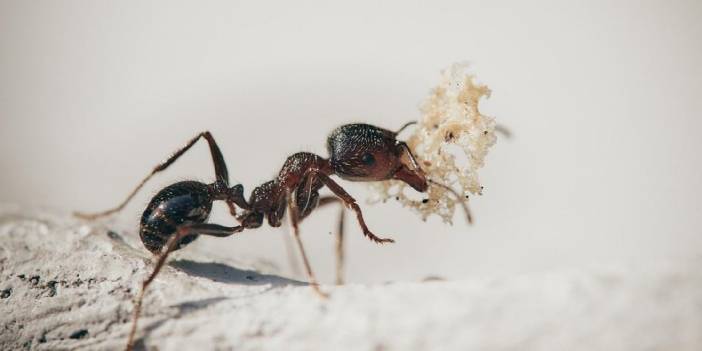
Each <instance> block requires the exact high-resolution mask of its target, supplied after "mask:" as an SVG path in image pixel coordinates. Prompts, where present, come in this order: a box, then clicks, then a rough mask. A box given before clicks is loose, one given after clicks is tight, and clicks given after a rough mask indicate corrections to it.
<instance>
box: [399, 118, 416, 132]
mask: <svg viewBox="0 0 702 351" xmlns="http://www.w3.org/2000/svg"><path fill="white" fill-rule="evenodd" d="M413 124H417V121H412V122H407V123H405V124H404V125H403V126H402V127H400V129H399V130H398V131H397V132H395V135H397V134H400V132H402V131H403V130H405V128H407V127H409V126H411V125H413Z"/></svg>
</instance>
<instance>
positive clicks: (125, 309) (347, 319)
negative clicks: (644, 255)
mask: <svg viewBox="0 0 702 351" xmlns="http://www.w3.org/2000/svg"><path fill="white" fill-rule="evenodd" d="M110 227H113V225H110ZM138 237H139V236H138V234H137V233H135V232H132V231H128V230H125V231H121V230H120V231H119V232H118V233H113V234H109V231H108V230H107V228H106V227H105V226H104V225H101V224H98V223H92V224H86V223H82V222H80V221H77V220H76V219H74V218H71V217H70V216H69V215H68V214H64V215H60V214H55V213H51V212H47V211H34V210H31V209H27V208H18V207H10V206H3V205H2V204H0V326H1V328H2V331H0V350H29V349H32V350H34V349H36V350H123V349H124V343H125V342H126V337H127V333H128V331H129V326H130V324H129V320H130V318H131V311H132V298H133V297H134V293H135V292H136V291H138V289H139V285H140V283H141V280H142V279H143V278H144V277H145V276H146V275H147V274H149V273H150V272H151V269H153V258H152V256H150V255H149V254H148V252H147V251H146V250H145V249H144V248H143V246H142V245H141V243H140V242H139V239H138ZM200 240H206V239H205V238H202V239H200ZM200 240H198V241H196V242H195V243H193V244H191V245H189V246H188V247H187V248H186V249H184V250H181V251H178V252H177V253H176V254H175V255H173V257H172V258H171V259H170V260H169V262H170V263H169V264H168V265H167V266H166V267H164V270H163V271H162V272H161V274H159V276H158V278H156V280H155V281H154V283H153V285H152V286H151V288H150V290H149V293H148V294H147V295H146V300H145V301H144V306H143V307H144V311H143V312H144V313H143V316H142V319H141V321H140V323H139V334H138V335H139V339H140V340H139V341H138V342H137V345H139V346H138V347H137V349H146V350H156V349H158V350H162V351H169V350H237V351H260V350H288V351H303V350H305V351H307V350H338V351H347V350H348V351H351V350H353V351H378V350H384V351H399V350H403V351H420V350H444V351H462V350H481V351H498V350H501V351H504V350H569V351H581V350H582V351H585V350H652V351H658V350H661V351H663V350H676V351H688V350H689V351H698V350H702V271H701V270H700V269H699V267H700V264H701V263H702V262H701V261H700V259H690V260H688V259H682V258H681V257H676V258H675V259H674V260H672V261H670V262H665V261H664V262H661V261H656V260H646V262H643V263H642V262H632V263H631V264H629V265H624V266H620V265H614V266H612V265H607V266H606V267H605V266H603V267H601V268H599V269H588V270H576V271H563V270H559V271H552V272H544V273H539V274H535V273H531V274H525V275H518V276H509V277H502V278H488V277H486V278H478V277H470V278H465V279H461V280H453V281H432V282H427V283H421V282H393V283H387V284H377V285H361V284H349V285H344V286H333V285H322V287H321V288H322V289H323V290H324V291H326V292H329V293H330V294H331V297H330V298H329V299H328V300H322V299H320V298H319V297H317V296H316V295H315V294H314V293H313V292H312V289H311V288H310V287H308V286H305V285H304V284H301V283H299V282H296V281H293V280H289V279H286V278H283V277H280V276H277V275H275V274H264V273H261V271H260V269H259V268H256V267H255V266H251V265H250V264H243V262H241V261H240V262H238V263H237V262H236V261H232V259H231V258H230V257H217V255H213V252H207V251H203V250H200V248H199V247H200V245H199V243H198V242H199V241H200ZM212 240H216V239H212ZM252 263H253V261H252ZM371 268H372V267H369V269H371Z"/></svg>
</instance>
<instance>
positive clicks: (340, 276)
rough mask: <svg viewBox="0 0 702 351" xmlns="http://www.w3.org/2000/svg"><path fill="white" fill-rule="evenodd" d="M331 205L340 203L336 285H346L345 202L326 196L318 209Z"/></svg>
mask: <svg viewBox="0 0 702 351" xmlns="http://www.w3.org/2000/svg"><path fill="white" fill-rule="evenodd" d="M330 203H339V204H340V205H341V206H340V208H339V220H338V222H337V223H338V226H337V228H336V285H343V284H344V212H345V211H344V209H345V208H344V202H343V201H341V199H339V198H338V197H335V196H325V197H322V198H321V199H319V204H318V205H317V207H322V206H324V205H326V204H330Z"/></svg>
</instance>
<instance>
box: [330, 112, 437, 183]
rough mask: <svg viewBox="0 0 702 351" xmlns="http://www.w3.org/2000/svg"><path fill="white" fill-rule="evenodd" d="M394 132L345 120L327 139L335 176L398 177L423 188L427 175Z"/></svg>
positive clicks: (365, 179) (349, 178) (359, 179)
mask: <svg viewBox="0 0 702 351" xmlns="http://www.w3.org/2000/svg"><path fill="white" fill-rule="evenodd" d="M396 137H397V132H392V131H389V130H386V129H382V128H378V127H375V126H372V125H369V124H347V125H343V126H341V127H339V128H337V129H335V130H334V131H333V132H332V133H331V134H330V135H329V138H328V139H327V149H328V150H329V154H330V155H331V157H330V163H331V167H332V169H333V170H334V173H335V174H336V175H338V176H339V177H341V178H343V179H347V180H352V181H377V180H388V179H398V180H401V181H403V182H405V183H407V184H409V185H410V186H411V187H413V188H414V189H415V190H417V191H420V192H424V191H426V190H427V187H428V185H427V179H426V176H425V175H424V171H422V169H421V168H420V167H419V164H418V163H417V160H416V159H415V158H414V156H413V155H412V152H411V151H410V149H409V147H408V146H407V144H405V142H403V141H399V140H397V139H396Z"/></svg>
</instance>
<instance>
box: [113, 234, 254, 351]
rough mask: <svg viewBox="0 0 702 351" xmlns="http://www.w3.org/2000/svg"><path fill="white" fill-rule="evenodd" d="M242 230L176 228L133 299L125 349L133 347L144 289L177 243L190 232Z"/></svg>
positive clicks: (221, 235)
mask: <svg viewBox="0 0 702 351" xmlns="http://www.w3.org/2000/svg"><path fill="white" fill-rule="evenodd" d="M242 230H244V227H243V226H236V227H225V226H221V225H218V224H209V223H196V224H187V225H183V226H181V227H179V228H178V230H177V231H176V233H175V234H174V235H172V236H171V237H170V238H169V239H168V242H166V245H165V246H164V247H163V248H162V249H161V253H160V254H159V255H158V258H157V260H156V264H155V266H154V270H153V271H152V272H151V274H150V275H149V276H148V277H147V278H146V279H144V281H143V282H142V283H141V291H139V294H138V295H137V297H136V299H135V301H134V312H133V317H132V327H131V329H130V331H129V339H128V340H127V347H126V350H127V351H130V350H132V348H133V347H134V337H135V336H136V331H137V323H138V321H139V316H140V315H141V305H142V302H143V300H144V295H145V294H146V289H147V288H148V287H149V285H150V284H151V282H153V281H154V279H155V278H156V276H157V275H158V273H159V272H161V268H163V265H164V264H165V262H166V259H167V258H168V255H169V254H170V253H171V252H173V250H174V249H175V248H176V247H177V245H178V243H179V242H180V241H181V240H182V239H183V238H185V237H186V236H188V235H191V234H201V235H209V236H215V237H219V238H223V237H227V236H230V235H232V234H236V233H239V232H241V231H242Z"/></svg>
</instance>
